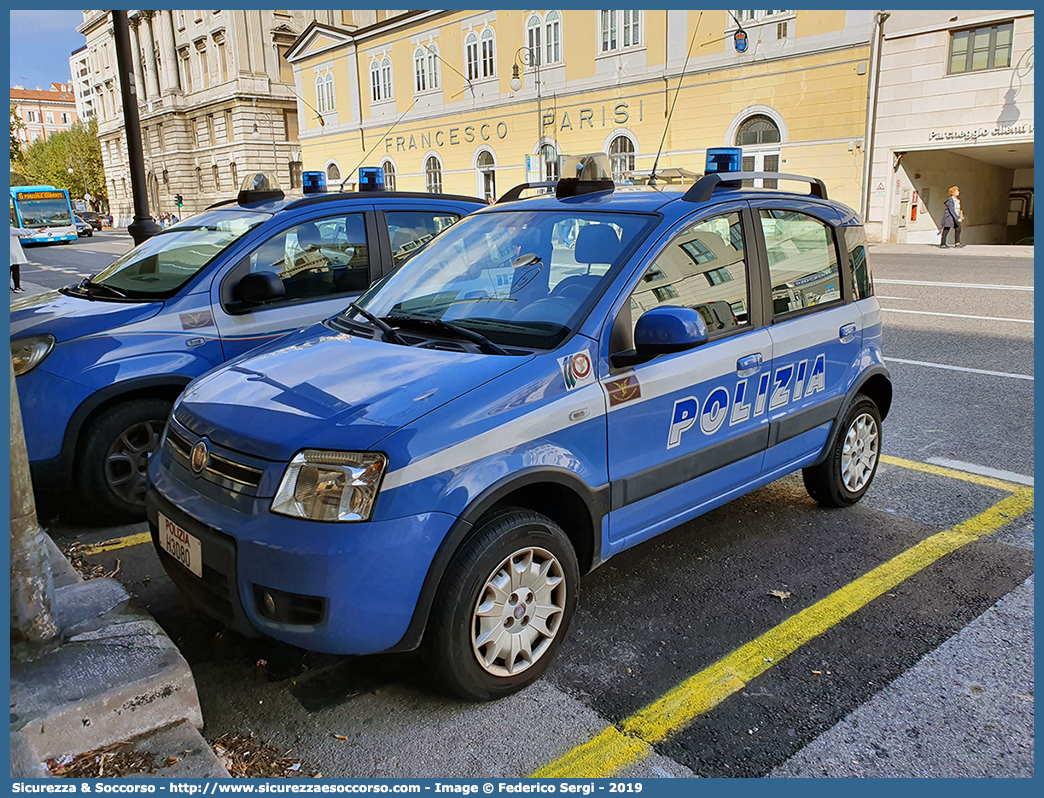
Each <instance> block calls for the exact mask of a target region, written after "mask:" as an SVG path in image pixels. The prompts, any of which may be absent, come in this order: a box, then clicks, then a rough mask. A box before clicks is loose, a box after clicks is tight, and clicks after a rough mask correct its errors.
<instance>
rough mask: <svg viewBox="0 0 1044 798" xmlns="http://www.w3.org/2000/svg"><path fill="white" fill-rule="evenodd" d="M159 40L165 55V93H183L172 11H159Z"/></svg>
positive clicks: (163, 71)
mask: <svg viewBox="0 0 1044 798" xmlns="http://www.w3.org/2000/svg"><path fill="white" fill-rule="evenodd" d="M157 13H158V14H159V40H160V48H161V52H162V53H163V70H162V72H161V73H160V77H161V78H162V84H163V93H164V94H168V93H170V92H175V91H181V78H180V76H179V75H178V53H177V50H176V49H175V46H174V45H175V42H174V19H173V17H172V16H171V15H172V14H173V12H172V11H159V12H157Z"/></svg>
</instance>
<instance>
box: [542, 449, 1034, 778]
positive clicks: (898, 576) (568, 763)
mask: <svg viewBox="0 0 1044 798" xmlns="http://www.w3.org/2000/svg"><path fill="white" fill-rule="evenodd" d="M900 462H905V461H900ZM940 470H942V471H946V470H948V469H940ZM955 473H960V472H955ZM961 476H962V477H963V476H966V475H963V474H962V475H961ZM981 479H984V478H981V477H975V478H974V479H973V480H972V481H979V480H981ZM990 482H998V480H990ZM1003 484H1007V483H1003ZM1032 507H1033V489H1032V488H1023V487H1019V488H1017V489H1016V490H1014V492H1013V494H1012V495H1011V496H1008V497H1006V498H1004V499H1002V500H1001V501H999V502H998V503H997V504H995V505H993V507H991V508H989V509H988V510H986V511H985V512H983V513H980V514H979V515H977V516H975V517H974V518H971V519H969V520H967V521H965V522H963V523H961V524H958V525H957V526H955V527H952V528H951V529H947V530H945V531H943V532H939V533H938V534H935V535H932V536H931V537H930V538H928V539H926V540H924V541H922V542H920V543H918V544H917V545H915V546H913V547H912V548H909V549H907V550H906V551H904V552H902V553H901V554H899V555H898V556H896V557H894V558H893V559H891V560H889V561H888V562H886V563H884V564H883V565H880V566H878V567H877V568H875V569H874V570H872V571H870V572H869V573H867V574H865V575H863V576H861V577H859V578H858V579H856V580H855V581H854V582H851V583H850V584H848V585H846V586H845V587H842V588H841V589H839V590H837V591H835V592H834V593H832V594H831V595H829V596H827V597H826V598H824V599H822V600H821V601H818V602H816V603H815V604H813V605H812V606H811V607H808V608H807V609H804V610H802V611H801V612H799V613H797V614H796V615H793V616H791V617H790V618H788V619H787V620H785V621H784V622H783V623H781V624H779V625H778V626H776V627H775V628H773V629H770V630H769V631H768V632H766V633H765V634H763V635H761V637H759V638H757V639H756V640H752V641H751V642H749V643H747V644H745V645H743V646H740V647H739V648H737V649H736V650H735V651H733V652H732V653H731V654H728V655H726V656H725V657H723V658H722V659H721V660H719V661H718V662H716V663H714V664H713V665H711V666H710V667H709V668H706V669H705V670H703V671H700V672H699V673H697V674H696V675H695V676H692V677H691V678H689V679H687V680H686V681H684V682H682V683H681V684H680V685H678V686H677V687H675V688H674V689H673V690H671V691H670V692H668V693H667V694H666V695H664V696H663V697H662V698H659V699H658V700H656V701H654V702H653V703H651V704H649V705H648V706H646V707H645V708H644V709H641V710H639V711H638V712H636V713H635V714H634V715H632V716H631V717H629V718H627V719H626V720H624V721H623V722H622V723H620V724H619V725H617V726H610V727H609V728H607V729H605V730H604V731H602V732H601V733H600V734H598V735H597V736H596V737H595V738H594V739H592V740H590V741H589V742H587V743H584V744H583V745H580V746H578V747H577V748H574V749H573V750H572V751H569V752H567V753H566V754H565V755H563V756H562V757H560V758H558V759H556V760H555V761H554V762H551V763H550V764H548V765H545V766H544V767H542V768H540V769H539V770H538V771H536V772H535V773H533V774H532V775H533V777H534V778H604V777H607V776H612V775H614V774H616V773H618V772H620V771H621V770H622V769H623V768H625V767H627V766H628V765H631V764H633V763H634V762H637V761H638V760H640V759H641V758H642V757H644V756H646V755H647V754H649V753H650V752H651V750H652V748H651V746H652V745H654V744H656V743H659V742H661V741H663V740H665V739H666V738H667V737H669V736H670V735H672V734H674V733H675V732H677V731H679V730H680V729H682V728H683V727H684V726H685V725H686V724H688V723H689V722H690V721H692V720H693V719H695V718H696V717H698V716H700V715H702V714H704V713H706V712H708V711H710V710H711V709H713V708H714V707H716V706H717V705H718V704H720V703H721V702H722V701H724V700H725V699H726V698H728V697H729V696H730V695H732V694H734V693H736V692H738V691H739V690H741V689H742V688H743V687H744V686H745V685H746V684H747V683H748V682H750V681H751V680H752V679H754V678H756V677H757V676H759V675H760V674H762V673H764V672H765V671H767V670H768V669H769V668H771V667H772V666H773V665H775V664H776V663H778V662H779V661H780V660H782V659H784V658H785V657H786V656H787V655H789V654H792V653H793V652H794V651H797V649H799V648H800V647H801V646H803V645H804V644H805V643H807V642H808V641H810V640H812V639H813V638H815V637H817V636H818V635H821V634H823V633H824V632H826V631H827V630H828V629H830V628H831V627H833V626H835V625H836V624H838V623H840V622H841V621H843V620H844V619H845V618H847V617H848V616H849V615H851V614H852V613H854V612H856V610H859V609H860V608H862V607H864V606H866V605H867V604H869V603H870V602H871V601H873V600H874V599H875V598H877V597H878V596H880V595H882V594H883V593H885V592H887V591H889V590H891V589H892V588H894V587H895V586H896V585H898V584H900V583H901V582H903V581H904V580H905V579H908V578H909V577H911V576H913V575H914V574H916V573H918V572H919V571H921V570H923V569H924V568H926V567H927V566H929V565H931V564H932V563H934V562H935V561H936V560H938V559H940V558H941V557H944V556H946V555H947V554H950V553H951V552H954V551H956V550H957V549H959V548H960V547H962V546H965V545H967V544H968V543H972V542H974V541H976V540H978V539H979V538H981V537H983V536H984V535H989V534H990V533H992V532H995V531H996V530H998V529H999V528H1000V527H1002V526H1003V525H1004V524H1006V523H1008V522H1009V521H1011V520H1012V519H1015V518H1018V517H1019V516H1021V515H1023V514H1025V513H1026V512H1028V511H1029V510H1030V509H1032Z"/></svg>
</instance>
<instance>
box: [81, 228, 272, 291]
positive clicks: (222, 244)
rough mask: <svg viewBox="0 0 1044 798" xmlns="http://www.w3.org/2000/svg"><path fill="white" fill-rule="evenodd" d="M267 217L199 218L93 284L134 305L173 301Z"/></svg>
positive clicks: (118, 263)
mask: <svg viewBox="0 0 1044 798" xmlns="http://www.w3.org/2000/svg"><path fill="white" fill-rule="evenodd" d="M270 218H272V215H271V214H268V213H258V212H256V211H253V212H251V211H242V210H238V209H236V210H221V211H211V212H209V213H202V214H200V215H199V216H194V217H192V218H191V219H186V220H185V221H184V222H182V223H180V224H178V225H177V226H175V227H171V228H168V229H167V230H165V231H163V232H162V233H159V234H157V235H155V236H153V237H152V238H150V239H148V240H147V241H145V242H143V243H142V244H141V245H140V246H137V247H135V248H134V249H132V250H131V251H130V252H128V253H127V254H126V255H124V256H123V257H122V258H120V259H119V260H117V261H116V262H115V263H113V264H112V265H111V266H109V267H108V268H107V269H105V270H104V271H102V272H100V273H99V274H98V275H97V276H96V277H94V278H93V280H92V281H91V282H92V283H93V284H96V285H97V284H100V285H104V286H107V287H109V288H111V289H115V291H118V292H120V294H122V295H125V296H127V297H132V298H135V299H145V298H150V299H161V298H164V297H167V296H171V295H172V294H173V293H174V292H176V291H177V290H178V289H179V288H181V286H183V285H184V284H185V283H187V282H188V281H189V280H191V279H192V278H193V277H195V276H196V274H198V273H199V272H200V270H202V269H203V268H204V267H205V266H207V264H209V263H210V262H211V261H212V260H214V258H216V257H217V256H218V255H220V254H221V253H222V252H224V251H225V250H226V249H228V247H230V246H231V245H232V244H234V243H235V242H236V241H238V240H239V239H240V238H242V237H243V236H244V235H246V233H247V232H249V231H250V230H252V229H253V228H254V227H257V225H259V224H261V223H262V222H264V221H266V220H268V219H270Z"/></svg>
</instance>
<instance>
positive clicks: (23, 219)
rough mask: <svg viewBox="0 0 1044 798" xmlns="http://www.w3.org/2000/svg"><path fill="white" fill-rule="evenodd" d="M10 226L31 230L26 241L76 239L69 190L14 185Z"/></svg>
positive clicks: (24, 239)
mask: <svg viewBox="0 0 1044 798" xmlns="http://www.w3.org/2000/svg"><path fill="white" fill-rule="evenodd" d="M11 225H12V226H13V227H24V228H25V229H26V230H31V231H32V233H33V234H32V235H31V236H27V237H26V238H23V239H22V243H23V244H52V243H54V242H56V241H75V240H76V225H75V224H74V223H73V212H72V203H70V202H69V192H68V191H66V190H65V189H64V188H55V187H54V186H11Z"/></svg>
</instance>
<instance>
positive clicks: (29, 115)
mask: <svg viewBox="0 0 1044 798" xmlns="http://www.w3.org/2000/svg"><path fill="white" fill-rule="evenodd" d="M25 121H26V122H35V121H36V111H26V112H25Z"/></svg>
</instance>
